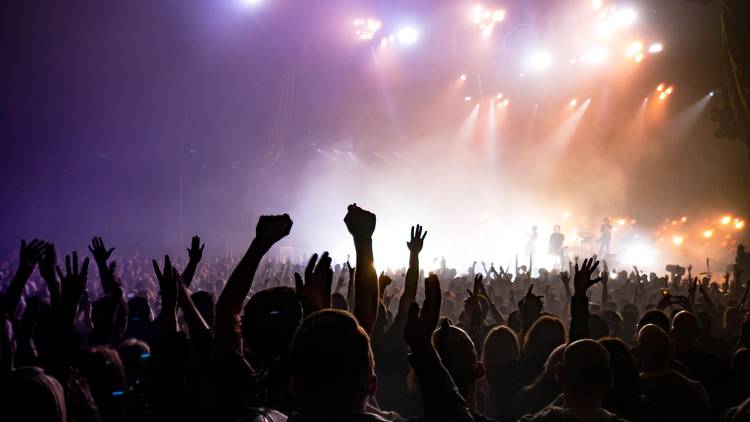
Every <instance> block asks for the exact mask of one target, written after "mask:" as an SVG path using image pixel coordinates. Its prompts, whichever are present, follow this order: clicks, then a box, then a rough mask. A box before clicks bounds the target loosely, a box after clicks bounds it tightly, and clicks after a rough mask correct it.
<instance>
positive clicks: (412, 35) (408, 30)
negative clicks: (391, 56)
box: [396, 26, 419, 45]
mask: <svg viewBox="0 0 750 422" xmlns="http://www.w3.org/2000/svg"><path fill="white" fill-rule="evenodd" d="M396 38H397V39H398V42H399V44H401V45H413V44H415V43H416V42H417V40H419V31H418V30H417V28H415V27H413V26H404V27H402V28H401V29H399V30H398V32H397V33H396Z"/></svg>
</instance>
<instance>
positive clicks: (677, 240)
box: [672, 235, 685, 246]
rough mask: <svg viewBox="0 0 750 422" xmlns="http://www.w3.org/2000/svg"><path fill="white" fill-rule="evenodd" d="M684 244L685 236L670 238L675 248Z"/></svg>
mask: <svg viewBox="0 0 750 422" xmlns="http://www.w3.org/2000/svg"><path fill="white" fill-rule="evenodd" d="M684 242H685V236H679V235H674V236H672V243H674V245H675V246H680V245H682V244H683V243H684Z"/></svg>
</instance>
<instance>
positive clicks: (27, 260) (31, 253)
mask: <svg viewBox="0 0 750 422" xmlns="http://www.w3.org/2000/svg"><path fill="white" fill-rule="evenodd" d="M46 246H47V244H46V243H45V242H44V241H43V240H39V239H34V240H32V241H31V242H29V243H28V244H26V241H25V240H22V241H21V251H20V253H19V256H18V272H23V273H27V274H31V272H32V271H34V267H35V266H36V264H37V263H38V262H39V260H40V259H41V258H42V253H43V252H44V250H45V248H46Z"/></svg>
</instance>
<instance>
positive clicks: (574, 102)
mask: <svg viewBox="0 0 750 422" xmlns="http://www.w3.org/2000/svg"><path fill="white" fill-rule="evenodd" d="M568 104H570V106H571V107H575V106H576V105H578V99H577V98H573V99H572V100H570V102H569V103H568Z"/></svg>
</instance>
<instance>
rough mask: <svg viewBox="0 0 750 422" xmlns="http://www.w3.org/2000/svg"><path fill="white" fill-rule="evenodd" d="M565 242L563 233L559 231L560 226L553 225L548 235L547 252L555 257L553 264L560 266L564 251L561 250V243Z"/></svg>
mask: <svg viewBox="0 0 750 422" xmlns="http://www.w3.org/2000/svg"><path fill="white" fill-rule="evenodd" d="M564 242H565V235H564V234H562V233H560V226H559V225H557V224H556V225H555V227H554V228H553V229H552V234H551V235H549V250H548V251H547V253H548V254H549V255H551V256H554V257H555V265H556V266H558V267H560V266H562V264H563V262H564V261H565V259H564V258H565V253H564V251H563V243H564Z"/></svg>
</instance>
